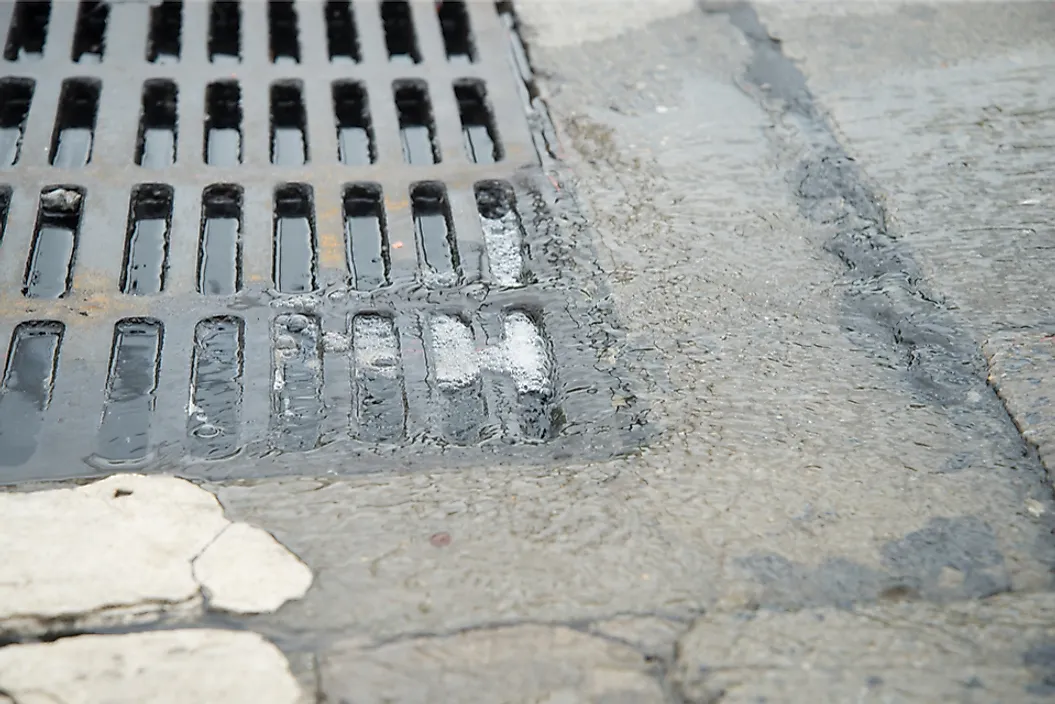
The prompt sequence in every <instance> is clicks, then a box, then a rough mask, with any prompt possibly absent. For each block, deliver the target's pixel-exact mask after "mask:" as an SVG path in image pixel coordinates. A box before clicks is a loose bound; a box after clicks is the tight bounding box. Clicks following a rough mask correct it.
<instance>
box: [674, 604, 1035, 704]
mask: <svg viewBox="0 0 1055 704" xmlns="http://www.w3.org/2000/svg"><path fill="white" fill-rule="evenodd" d="M1053 664H1055V595H1052V594H1031V595H1025V596H1000V597H994V598H993V599H988V600H985V601H981V602H974V601H969V602H963V603H959V604H953V605H946V606H944V607H937V606H934V605H932V604H918V603H916V604H913V603H904V602H903V603H886V604H879V605H875V606H869V607H862V608H858V609H855V610H852V611H842V610H838V609H831V608H822V609H807V610H803V611H800V612H797V613H779V612H774V611H758V612H752V613H728V614H715V615H708V616H706V617H703V618H701V619H700V620H699V621H698V622H697V623H696V624H695V625H694V626H693V627H692V629H691V630H690V631H689V632H688V633H687V634H686V635H685V636H684V637H683V638H682V639H681V640H680V641H679V643H678V659H677V663H676V665H675V667H674V670H673V680H674V682H675V686H676V687H677V688H678V690H679V692H680V694H681V695H682V696H683V697H684V701H686V702H692V703H694V704H695V703H710V702H718V701H721V702H723V704H725V703H726V702H729V703H733V702H736V703H740V702H743V703H745V704H746V703H747V702H759V701H797V702H833V703H834V702H849V701H854V702H890V701H898V702H921V703H922V702H928V703H929V702H964V703H976V702H977V703H979V704H980V703H981V702H997V701H1003V702H1010V701H1014V702H1040V701H1049V700H1050V696H1051V695H1052V693H1055V688H1053V686H1052V683H1053V681H1055V680H1053V679H1052V673H1053V672H1055V670H1053Z"/></svg>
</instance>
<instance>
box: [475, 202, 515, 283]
mask: <svg viewBox="0 0 1055 704" xmlns="http://www.w3.org/2000/svg"><path fill="white" fill-rule="evenodd" d="M474 190H475V193H476V208H477V211H478V212H479V214H480V225H481V228H482V229H483V231H484V245H485V246H486V247H487V259H488V261H489V262H490V264H491V275H492V276H493V277H494V279H495V283H497V284H499V285H500V286H520V285H521V284H523V283H524V278H525V277H524V260H525V259H526V258H527V253H526V252H525V246H524V231H523V225H522V224H521V222H520V216H519V215H518V214H517V211H516V206H515V203H516V198H515V196H514V194H513V189H512V187H511V186H510V185H509V184H508V183H504V182H502V181H482V182H480V183H477V184H476V187H475V189H474Z"/></svg>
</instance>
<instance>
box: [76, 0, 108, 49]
mask: <svg viewBox="0 0 1055 704" xmlns="http://www.w3.org/2000/svg"><path fill="white" fill-rule="evenodd" d="M109 20H110V6H109V5H108V4H106V3H105V2H101V0H81V2H80V5H79V6H78V7H77V25H76V29H75V30H74V33H73V52H72V54H71V57H72V59H73V62H74V63H85V64H97V63H99V62H101V61H102V60H103V53H104V52H105V51H106V23H107V22H108V21H109Z"/></svg>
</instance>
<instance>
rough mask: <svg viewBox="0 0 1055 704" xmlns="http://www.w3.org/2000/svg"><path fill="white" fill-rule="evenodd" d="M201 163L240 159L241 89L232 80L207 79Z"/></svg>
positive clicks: (237, 161)
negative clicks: (212, 80) (202, 159)
mask: <svg viewBox="0 0 1055 704" xmlns="http://www.w3.org/2000/svg"><path fill="white" fill-rule="evenodd" d="M205 110H206V116H205V134H206V138H205V163H206V164H209V165H210V166H237V165H238V164H241V163H242V91H241V89H240V88H239V87H238V83H236V82H235V81H220V82H217V83H210V84H209V87H208V88H206V89H205Z"/></svg>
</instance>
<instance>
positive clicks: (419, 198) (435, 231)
mask: <svg viewBox="0 0 1055 704" xmlns="http://www.w3.org/2000/svg"><path fill="white" fill-rule="evenodd" d="M410 209H411V212H412V213H413V216H414V233H415V235H416V236H417V241H418V252H419V256H420V257H421V266H422V271H423V272H424V274H425V278H426V280H427V281H428V283H436V284H441V285H447V286H449V285H452V284H454V283H456V282H457V280H458V275H459V274H460V269H461V267H460V262H459V260H458V247H457V245H456V244H455V239H454V226H453V224H452V222H451V209H450V204H449V203H448V202H447V191H446V189H445V188H444V187H443V184H442V183H439V182H438V181H429V182H424V183H415V184H414V185H413V186H411V187H410Z"/></svg>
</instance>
